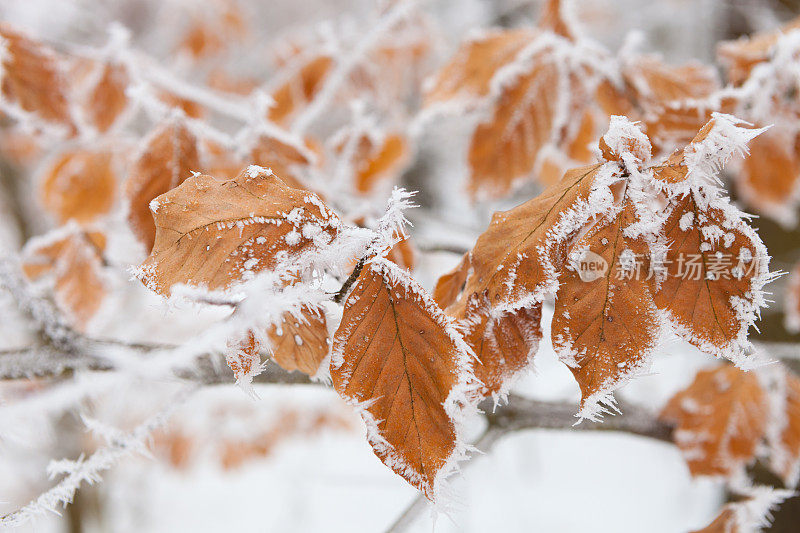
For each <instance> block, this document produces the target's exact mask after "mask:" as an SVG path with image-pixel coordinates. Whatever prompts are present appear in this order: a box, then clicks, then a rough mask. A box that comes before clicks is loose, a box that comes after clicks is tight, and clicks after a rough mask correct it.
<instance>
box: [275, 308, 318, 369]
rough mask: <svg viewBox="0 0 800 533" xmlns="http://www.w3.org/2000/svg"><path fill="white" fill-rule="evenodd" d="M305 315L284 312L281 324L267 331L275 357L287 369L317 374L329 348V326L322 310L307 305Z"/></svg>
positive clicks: (304, 310)
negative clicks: (300, 316) (300, 317)
mask: <svg viewBox="0 0 800 533" xmlns="http://www.w3.org/2000/svg"><path fill="white" fill-rule="evenodd" d="M302 316H303V320H300V319H298V318H297V317H295V316H294V315H292V314H291V313H284V315H283V318H282V320H281V323H280V324H278V325H275V326H272V327H270V329H269V331H268V333H267V334H268V336H269V340H270V345H271V348H272V358H273V359H274V360H275V362H276V363H278V364H279V365H280V366H281V368H283V369H284V370H289V371H292V370H299V371H300V372H302V373H304V374H308V375H309V376H317V375H318V372H319V370H320V364H322V362H323V361H324V360H325V358H326V357H327V356H328V352H329V351H330V340H329V339H328V325H327V322H326V320H325V315H324V314H323V313H322V312H321V311H319V310H316V309H312V308H310V307H305V308H303V311H302Z"/></svg>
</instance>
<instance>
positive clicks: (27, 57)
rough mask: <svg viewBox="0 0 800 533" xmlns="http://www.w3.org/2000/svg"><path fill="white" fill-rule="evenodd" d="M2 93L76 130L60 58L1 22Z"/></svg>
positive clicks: (22, 106) (33, 111)
mask: <svg viewBox="0 0 800 533" xmlns="http://www.w3.org/2000/svg"><path fill="white" fill-rule="evenodd" d="M0 38H2V40H3V44H4V48H5V52H4V53H3V55H2V91H0V92H2V96H3V97H4V98H6V99H8V100H9V101H10V102H12V103H15V104H16V105H18V106H19V107H20V108H21V109H22V110H24V111H27V112H29V113H35V114H37V115H39V116H40V117H41V118H42V119H44V120H46V121H49V122H55V123H59V124H62V125H64V126H66V127H67V128H68V129H69V132H70V133H71V134H75V133H76V129H75V123H74V119H73V117H72V113H71V111H70V108H69V101H68V90H69V89H68V86H67V82H66V80H65V77H64V71H63V69H64V67H63V65H62V63H61V59H60V58H59V57H58V56H57V55H56V53H55V52H54V51H53V50H52V49H50V47H48V46H45V45H44V44H42V43H40V42H38V41H35V40H33V39H31V38H29V37H27V36H25V35H23V34H22V33H20V32H18V31H16V30H14V29H12V28H11V26H9V25H8V24H5V23H2V24H0Z"/></svg>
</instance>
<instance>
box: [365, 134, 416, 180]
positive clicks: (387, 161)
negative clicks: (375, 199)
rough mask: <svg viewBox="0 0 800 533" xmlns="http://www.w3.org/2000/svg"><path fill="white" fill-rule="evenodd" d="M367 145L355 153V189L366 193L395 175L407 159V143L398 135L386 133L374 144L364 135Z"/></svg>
mask: <svg viewBox="0 0 800 533" xmlns="http://www.w3.org/2000/svg"><path fill="white" fill-rule="evenodd" d="M364 139H365V140H366V143H367V145H366V146H365V147H364V149H363V150H362V149H359V150H358V152H357V154H355V156H356V158H357V160H356V161H355V162H354V165H353V166H354V167H355V171H356V190H357V191H358V192H360V193H367V192H370V191H372V190H374V189H375V186H376V185H377V183H378V182H379V181H381V180H384V179H387V178H391V177H396V176H397V175H398V174H399V172H400V170H402V168H403V167H404V166H405V165H406V163H407V162H408V159H409V150H408V144H407V143H406V141H405V139H404V138H403V137H401V136H400V135H387V136H386V138H385V139H384V140H383V143H382V144H380V145H376V144H374V143H373V142H372V140H371V139H369V138H368V137H367V136H364Z"/></svg>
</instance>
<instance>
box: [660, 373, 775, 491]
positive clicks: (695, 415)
mask: <svg viewBox="0 0 800 533" xmlns="http://www.w3.org/2000/svg"><path fill="white" fill-rule="evenodd" d="M768 415H769V408H768V403H767V397H766V394H765V392H764V390H763V388H762V386H761V384H760V383H759V380H758V377H757V376H756V374H755V373H754V372H743V371H741V370H739V369H737V368H736V367H733V366H730V365H725V366H720V367H717V368H714V369H711V370H701V371H700V372H698V373H697V376H696V377H695V379H694V381H693V382H692V383H691V385H689V386H688V387H687V388H686V389H684V390H682V391H680V392H678V393H677V394H676V395H675V396H673V397H672V399H670V401H669V402H668V403H667V405H666V406H665V407H664V410H663V411H662V412H661V418H662V419H664V420H666V421H668V422H670V423H674V424H676V426H677V427H676V430H675V442H676V444H677V445H678V447H679V448H680V449H681V451H682V452H683V455H684V458H685V459H686V461H687V462H688V464H689V470H691V472H692V474H693V475H723V476H729V475H733V474H735V473H737V472H738V471H740V470H741V469H742V468H743V467H744V466H746V465H747V464H748V463H750V462H751V461H752V460H753V459H754V457H755V453H756V447H757V445H758V443H759V442H760V441H761V439H762V438H763V436H764V432H765V430H766V426H767V418H768Z"/></svg>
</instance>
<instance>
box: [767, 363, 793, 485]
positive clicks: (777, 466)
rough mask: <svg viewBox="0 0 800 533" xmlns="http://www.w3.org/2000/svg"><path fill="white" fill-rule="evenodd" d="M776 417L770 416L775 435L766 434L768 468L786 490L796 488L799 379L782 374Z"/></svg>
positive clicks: (785, 373) (785, 372)
mask: <svg viewBox="0 0 800 533" xmlns="http://www.w3.org/2000/svg"><path fill="white" fill-rule="evenodd" d="M782 373H783V376H782V378H783V383H782V387H781V388H780V389H779V393H782V397H781V398H780V399H779V400H780V401H779V402H778V405H779V406H780V408H781V412H780V413H774V414H773V419H774V421H773V422H772V423H773V424H776V425H777V429H778V430H777V431H776V432H775V435H774V437H773V435H771V434H769V435H768V439H767V444H768V445H769V459H770V461H769V466H770V469H771V470H772V471H773V472H775V473H776V474H777V475H778V476H780V477H781V479H782V480H783V482H784V485H785V486H786V487H789V488H792V487H796V486H797V483H798V481H799V480H800V379H798V377H797V376H795V375H794V374H792V373H790V372H789V371H787V370H783V372H782Z"/></svg>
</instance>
